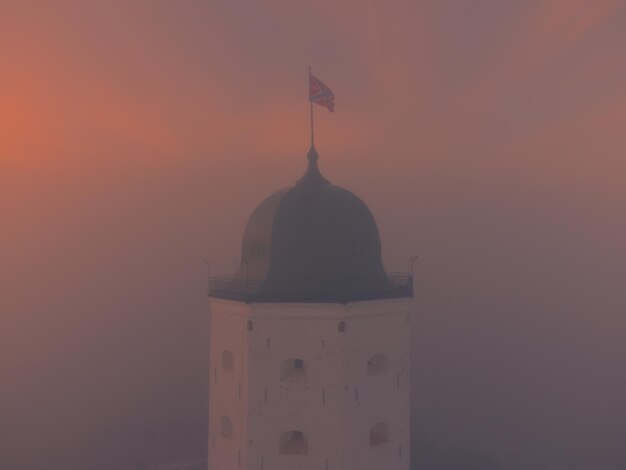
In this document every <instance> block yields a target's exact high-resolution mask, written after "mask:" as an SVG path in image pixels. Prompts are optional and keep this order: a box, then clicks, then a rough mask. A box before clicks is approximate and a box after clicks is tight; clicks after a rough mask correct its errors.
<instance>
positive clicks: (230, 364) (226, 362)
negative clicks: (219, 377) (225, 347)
mask: <svg viewBox="0 0 626 470" xmlns="http://www.w3.org/2000/svg"><path fill="white" fill-rule="evenodd" d="M234 367H235V359H234V358H233V353H231V352H230V351H224V352H223V353H222V369H224V370H225V371H229V372H230V371H232V370H233V368H234Z"/></svg>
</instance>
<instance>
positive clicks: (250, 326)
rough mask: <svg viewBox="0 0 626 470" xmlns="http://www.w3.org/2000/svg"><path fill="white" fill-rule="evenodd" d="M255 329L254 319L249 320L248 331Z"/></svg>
mask: <svg viewBox="0 0 626 470" xmlns="http://www.w3.org/2000/svg"><path fill="white" fill-rule="evenodd" d="M253 329H254V325H253V324H252V320H248V331H252V330H253Z"/></svg>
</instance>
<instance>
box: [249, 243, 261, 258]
mask: <svg viewBox="0 0 626 470" xmlns="http://www.w3.org/2000/svg"><path fill="white" fill-rule="evenodd" d="M251 251H252V256H261V245H260V244H258V243H255V244H254V245H252V250H251Z"/></svg>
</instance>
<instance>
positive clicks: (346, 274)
mask: <svg viewBox="0 0 626 470" xmlns="http://www.w3.org/2000/svg"><path fill="white" fill-rule="evenodd" d="M307 158H308V168H307V170H306V172H305V174H304V176H303V177H302V178H301V179H300V180H299V181H298V182H297V183H296V184H295V185H294V186H293V187H290V188H286V189H282V190H280V191H278V192H276V193H274V194H272V195H271V196H269V197H268V198H266V199H265V200H264V201H262V202H261V204H260V205H259V206H258V207H257V208H256V209H255V210H254V212H253V213H252V215H251V216H250V218H249V220H248V223H247V226H246V228H245V233H244V236H243V243H242V253H241V264H240V266H239V269H238V271H237V273H236V274H235V275H234V276H233V277H230V278H228V277H219V278H212V279H210V289H209V292H210V295H209V304H210V313H211V339H210V375H211V377H210V400H209V420H210V421H209V470H239V469H245V470H381V469H385V470H408V469H409V454H410V447H409V442H410V441H409V433H410V429H409V426H410V406H409V401H410V393H409V392H410V391H409V355H410V345H409V342H410V337H409V330H410V328H409V322H410V318H411V306H412V298H413V282H412V276H411V274H410V273H385V271H384V270H383V265H382V259H381V243H380V238H379V234H378V228H377V226H376V222H375V220H374V218H373V216H372V214H371V212H370V211H369V209H368V208H367V206H366V205H365V204H364V203H363V202H362V201H361V200H360V199H359V198H357V197H356V196H355V195H354V194H352V193H351V192H349V191H347V190H345V189H342V188H340V187H337V186H334V185H332V184H330V183H329V181H328V180H326V179H325V178H324V177H323V176H322V174H321V173H320V170H319V168H318V163H317V162H318V154H317V152H316V150H315V148H314V146H313V145H312V146H311V149H310V150H309V153H308V157H307Z"/></svg>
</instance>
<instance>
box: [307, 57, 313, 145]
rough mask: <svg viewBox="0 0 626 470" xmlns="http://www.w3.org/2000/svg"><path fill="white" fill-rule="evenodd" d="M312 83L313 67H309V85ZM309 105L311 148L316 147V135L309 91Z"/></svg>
mask: <svg viewBox="0 0 626 470" xmlns="http://www.w3.org/2000/svg"><path fill="white" fill-rule="evenodd" d="M310 82H311V66H309V83H310ZM308 94H309V105H310V106H311V148H313V147H315V140H314V139H315V134H314V133H313V100H311V94H310V90H309V93H308Z"/></svg>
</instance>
